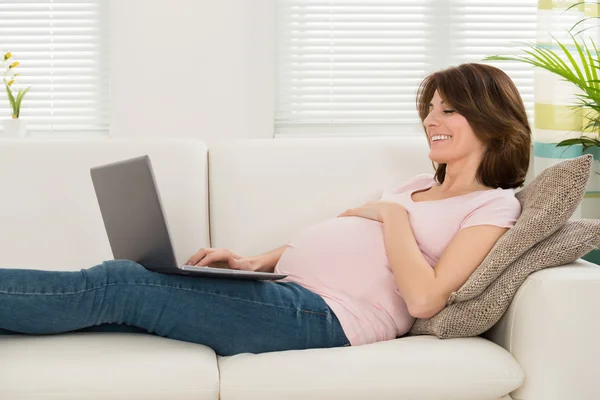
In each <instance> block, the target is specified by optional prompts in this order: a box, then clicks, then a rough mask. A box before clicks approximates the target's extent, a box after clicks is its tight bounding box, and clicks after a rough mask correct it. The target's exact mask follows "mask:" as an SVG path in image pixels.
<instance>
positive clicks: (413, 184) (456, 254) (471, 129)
mask: <svg viewBox="0 0 600 400" xmlns="http://www.w3.org/2000/svg"><path fill="white" fill-rule="evenodd" d="M417 108H418V112H419V116H420V118H421V121H422V123H423V126H424V128H425V133H426V137H427V140H428V142H429V144H430V153H429V158H430V159H431V160H432V162H433V163H437V164H438V166H437V168H436V166H435V164H434V169H436V172H435V174H421V175H417V176H416V177H414V178H413V179H410V180H409V181H407V182H405V183H403V184H402V185H401V186H400V187H397V188H394V189H393V190H389V191H385V192H384V193H383V195H382V197H381V199H380V201H378V202H369V203H367V204H364V205H363V206H361V207H358V208H354V209H350V210H347V211H345V212H344V213H342V214H340V215H338V216H337V217H336V218H330V219H327V220H325V221H323V222H321V223H318V224H316V225H313V226H311V227H309V228H308V229H306V230H304V231H303V232H301V233H300V234H299V235H297V237H296V238H295V239H294V240H293V241H292V242H291V243H288V244H286V245H285V246H283V247H281V248H279V249H276V250H274V251H272V252H269V253H266V254H263V255H260V256H257V257H241V256H239V255H237V254H235V253H233V252H231V251H229V250H227V249H200V250H199V251H198V252H197V253H196V254H194V255H192V257H190V259H188V260H187V262H186V263H187V264H192V265H208V264H211V265H213V263H222V264H227V266H228V267H230V268H235V269H245V270H258V271H275V272H281V273H285V274H287V275H288V277H287V278H285V279H283V280H280V281H242V280H228V279H215V278H204V277H190V276H179V275H166V274H159V273H156V272H152V271H148V270H146V269H145V268H143V267H142V266H141V265H139V264H137V263H134V262H132V261H128V260H111V261H106V262H104V263H102V264H100V265H97V266H94V267H92V268H89V269H83V270H81V271H78V272H56V271H40V270H24V269H0V328H2V329H3V332H4V333H15V332H16V333H29V334H52V333H60V332H67V331H74V330H87V331H90V330H93V331H99V330H112V331H133V332H150V333H154V334H157V335H160V336H164V337H169V338H172V339H177V340H183V341H189V342H195V343H200V344H204V345H207V346H210V347H211V348H213V349H214V350H215V351H216V352H217V353H218V354H220V355H233V354H237V353H242V352H252V353H261V352H268V351H278V350H288V349H306V348H323V347H338V346H348V345H361V344H365V343H373V342H377V341H382V340H389V339H393V338H395V337H397V336H402V335H404V334H405V333H406V332H408V330H409V329H410V327H411V326H412V324H413V322H414V319H415V318H429V317H432V316H433V315H435V314H437V313H438V312H439V311H440V310H442V309H443V308H444V306H445V304H446V299H447V298H448V296H449V295H450V293H451V292H452V291H455V290H457V289H458V288H459V287H460V286H461V285H462V284H463V283H464V282H465V281H466V280H467V278H468V277H469V275H471V273H472V272H473V271H474V270H475V268H476V267H477V266H478V265H479V264H480V263H481V261H483V259H484V258H485V256H486V255H487V254H488V252H489V251H490V250H491V248H492V247H493V246H494V244H495V243H496V241H497V240H498V239H499V238H500V237H501V236H502V235H503V234H504V233H505V232H506V230H508V229H509V228H510V227H511V226H513V225H514V223H515V221H516V219H517V218H518V216H519V215H520V212H521V209H520V205H519V202H518V201H517V199H516V198H515V196H514V188H517V187H520V186H522V184H523V182H524V180H525V176H526V173H527V167H528V165H529V154H530V136H531V132H530V128H529V125H528V122H527V117H526V114H525V109H524V106H523V102H522V100H521V98H520V96H519V93H518V92H517V90H516V88H515V86H514V84H513V83H512V81H511V80H510V78H509V77H508V76H507V75H506V74H504V73H503V72H502V71H501V70H499V69H497V68H494V67H491V66H487V65H481V64H463V65H460V66H458V67H452V68H448V69H446V70H443V71H440V72H436V73H434V74H431V75H430V76H428V77H427V78H425V79H424V81H423V82H422V84H421V86H420V87H419V92H418V96H417ZM121 324H123V325H121Z"/></svg>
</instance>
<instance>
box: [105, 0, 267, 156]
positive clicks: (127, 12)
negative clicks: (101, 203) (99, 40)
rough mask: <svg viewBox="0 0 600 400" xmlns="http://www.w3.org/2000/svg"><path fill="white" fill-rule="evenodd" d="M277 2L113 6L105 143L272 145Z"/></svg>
mask: <svg viewBox="0 0 600 400" xmlns="http://www.w3.org/2000/svg"><path fill="white" fill-rule="evenodd" d="M274 1H275V0H219V1H209V0H152V1H148V0H110V7H109V10H110V11H109V25H108V27H109V31H110V37H109V43H108V44H109V46H110V68H111V75H110V76H111V78H110V87H111V95H110V97H111V110H110V111H111V130H110V135H111V137H115V138H117V137H140V136H144V137H164V136H169V137H198V138H201V139H203V140H205V142H206V143H207V144H208V145H209V146H210V145H211V143H215V142H216V141H219V140H223V139H234V138H257V137H261V138H270V137H273V104H274V100H273V98H274V80H273V76H274V74H275V72H274V69H275V68H274V42H273V38H274V33H273V30H274V17H275V13H274Z"/></svg>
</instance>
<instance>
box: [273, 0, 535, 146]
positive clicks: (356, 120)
mask: <svg viewBox="0 0 600 400" xmlns="http://www.w3.org/2000/svg"><path fill="white" fill-rule="evenodd" d="M276 4H277V14H276V15H277V17H276V19H277V27H276V52H277V55H276V85H275V87H276V96H275V98H276V104H275V136H277V137H285V136H293V137H309V136H319V137H321V136H353V135H356V136H371V135H389V136H397V135H418V134H422V129H421V126H420V121H419V118H418V114H417V111H416V105H415V100H416V90H417V86H418V84H419V82H420V81H421V80H422V79H423V78H424V77H425V76H426V75H427V74H429V73H431V72H434V71H437V70H440V69H443V68H447V67H449V66H451V65H458V64H461V63H464V62H480V63H486V64H490V65H494V66H497V67H499V68H501V69H502V70H504V71H505V72H506V73H507V74H508V75H509V76H510V77H511V78H512V79H513V81H514V82H515V84H516V86H517V88H518V89H519V92H520V93H521V96H522V97H523V101H524V102H525V106H526V108H527V113H528V116H529V118H530V122H531V123H532V122H533V68H532V67H531V66H529V65H526V64H524V63H512V62H506V61H502V62H490V61H485V62H484V61H482V59H483V58H484V57H485V56H490V55H497V54H499V55H507V54H520V49H523V48H525V46H524V45H523V44H522V43H519V42H523V41H527V42H535V40H536V20H537V0H506V1H489V0H487V1H484V0H377V1H366V0H365V1H359V0H331V1H326V0H278V1H277V2H276Z"/></svg>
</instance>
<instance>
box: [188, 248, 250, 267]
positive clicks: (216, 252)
mask: <svg viewBox="0 0 600 400" xmlns="http://www.w3.org/2000/svg"><path fill="white" fill-rule="evenodd" d="M185 264H186V265H194V266H200V267H202V266H209V264H212V265H210V266H211V267H214V268H230V269H239V270H244V271H258V270H259V269H260V268H261V267H262V263H261V260H260V258H259V257H242V256H239V255H237V254H235V253H234V252H232V251H230V250H227V249H214V248H205V249H200V250H198V251H197V252H196V254H194V255H193V256H191V257H190V258H189V259H188V260H187V261H186V262H185Z"/></svg>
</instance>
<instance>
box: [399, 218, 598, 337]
mask: <svg viewBox="0 0 600 400" xmlns="http://www.w3.org/2000/svg"><path fill="white" fill-rule="evenodd" d="M598 246H600V220H598V219H578V220H573V221H568V222H567V223H566V225H564V226H563V227H562V228H560V229H559V230H558V231H557V232H555V233H554V234H552V235H551V236H550V237H548V238H546V239H545V240H543V241H541V242H540V243H538V244H536V245H535V246H533V247H532V248H531V249H529V250H527V251H526V252H525V254H523V256H522V257H520V258H519V259H518V260H517V261H515V262H513V263H511V264H510V266H509V267H508V268H507V269H506V270H505V271H504V272H503V273H502V274H501V275H500V276H499V277H498V279H496V280H494V282H492V284H491V285H490V286H489V287H488V288H487V289H485V290H484V292H483V293H482V294H481V295H479V296H477V297H475V298H473V299H470V300H467V301H462V302H459V303H456V304H452V305H449V306H447V307H446V308H444V309H443V310H442V311H440V312H439V313H438V314H437V315H435V316H434V317H433V318H431V319H417V320H416V321H415V324H414V325H413V327H412V329H411V330H410V332H409V335H435V336H437V337H439V338H442V339H447V338H455V337H470V336H477V335H480V334H482V333H483V332H485V331H487V330H488V329H490V328H491V327H492V326H494V325H495V324H496V323H497V322H498V321H499V320H500V318H501V317H502V315H503V314H504V313H505V312H506V310H507V309H508V307H509V305H510V303H511V301H512V298H513V297H514V295H515V293H516V292H517V290H518V289H519V287H520V286H521V285H522V284H523V282H524V281H525V279H527V276H528V275H529V274H531V273H532V272H536V271H539V270H541V269H544V268H548V267H555V266H560V265H564V264H568V263H570V262H573V261H575V260H577V259H579V258H581V257H582V256H584V255H585V254H587V253H588V252H590V251H591V250H592V249H597V248H598Z"/></svg>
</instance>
